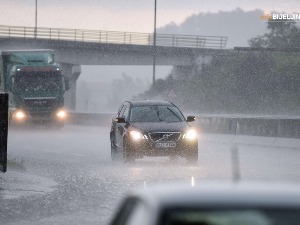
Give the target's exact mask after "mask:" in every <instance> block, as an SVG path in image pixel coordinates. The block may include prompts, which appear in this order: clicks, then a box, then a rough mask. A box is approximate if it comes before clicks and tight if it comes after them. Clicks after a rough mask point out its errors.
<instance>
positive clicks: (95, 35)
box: [0, 25, 227, 49]
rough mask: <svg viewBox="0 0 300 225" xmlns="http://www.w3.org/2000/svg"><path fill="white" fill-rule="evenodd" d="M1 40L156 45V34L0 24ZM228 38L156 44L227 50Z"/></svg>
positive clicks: (159, 39)
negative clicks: (154, 39) (3, 38)
mask: <svg viewBox="0 0 300 225" xmlns="http://www.w3.org/2000/svg"><path fill="white" fill-rule="evenodd" d="M0 37H7V38H24V39H28V38H30V39H33V38H37V39H47V40H64V41H75V42H93V43H105V44H129V45H149V46H152V45H153V38H154V36H153V33H136V32H120V31H105V30H82V29H63V28H45V27H38V28H37V29H35V27H21V26H4V25H0ZM226 43H227V37H225V36H198V35H178V34H157V35H156V45H157V46H167V47H184V48H214V49H223V48H225V46H226Z"/></svg>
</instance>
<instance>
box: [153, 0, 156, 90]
mask: <svg viewBox="0 0 300 225" xmlns="http://www.w3.org/2000/svg"><path fill="white" fill-rule="evenodd" d="M155 60H156V0H154V32H153V81H152V82H153V85H154V83H155V66H156V62H155Z"/></svg>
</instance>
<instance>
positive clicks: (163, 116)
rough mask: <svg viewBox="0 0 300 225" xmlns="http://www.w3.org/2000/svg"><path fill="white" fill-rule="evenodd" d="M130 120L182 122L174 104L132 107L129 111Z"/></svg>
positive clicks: (182, 118)
mask: <svg viewBox="0 0 300 225" xmlns="http://www.w3.org/2000/svg"><path fill="white" fill-rule="evenodd" d="M129 120H130V121H131V122H151V123H154V122H156V123H158V122H167V123H170V122H183V121H185V119H184V117H183V115H182V113H181V112H180V111H179V109H178V108H177V107H175V106H166V105H158V106H154V105H149V106H135V107H132V109H131V113H130V119H129Z"/></svg>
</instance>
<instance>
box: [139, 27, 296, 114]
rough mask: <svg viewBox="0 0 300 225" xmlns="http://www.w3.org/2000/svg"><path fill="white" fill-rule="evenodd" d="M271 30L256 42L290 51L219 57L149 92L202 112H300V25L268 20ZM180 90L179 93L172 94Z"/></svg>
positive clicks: (147, 94) (160, 81) (158, 84)
mask: <svg viewBox="0 0 300 225" xmlns="http://www.w3.org/2000/svg"><path fill="white" fill-rule="evenodd" d="M268 29H269V32H268V33H266V34H265V35H262V36H258V37H256V38H253V39H251V40H250V44H251V46H252V47H268V48H269V47H270V48H274V47H277V48H281V50H283V48H288V49H287V50H288V51H284V50H283V51H244V52H234V53H232V54H228V55H226V56H224V55H223V56H214V58H213V60H212V61H211V63H210V64H207V65H202V67H199V69H198V70H197V72H196V73H195V74H193V75H190V76H188V77H187V78H186V79H180V77H179V79H173V78H172V75H170V76H169V77H168V78H167V79H166V80H157V81H156V83H155V85H153V86H152V88H150V90H149V91H147V92H146V93H144V94H143V95H142V96H143V97H150V98H164V99H169V100H172V101H173V102H175V103H176V104H178V105H180V106H181V107H183V108H185V110H191V111H193V112H195V111H197V112H199V113H218V114H220V113H235V114H236V113H243V114H245V113H246V114H254V113H255V114H277V115H282V114H299V113H300V88H299V87H300V72H299V71H300V53H299V52H291V51H290V50H291V48H293V49H295V48H298V47H300V46H299V43H300V42H299V40H300V38H299V33H300V32H299V28H298V27H297V26H296V25H295V23H294V22H282V23H275V22H271V21H270V22H269V23H268ZM172 91H173V92H175V93H176V96H174V94H173V95H170V93H172Z"/></svg>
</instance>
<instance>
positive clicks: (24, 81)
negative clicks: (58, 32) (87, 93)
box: [0, 49, 69, 127]
mask: <svg viewBox="0 0 300 225" xmlns="http://www.w3.org/2000/svg"><path fill="white" fill-rule="evenodd" d="M68 89H69V81H68V78H67V77H65V76H63V75H62V70H61V67H60V66H59V65H58V64H56V63H54V51H53V50H48V49H46V50H22V51H2V52H1V56H0V92H1V91H2V92H6V93H8V94H9V123H10V124H11V125H26V124H30V125H32V124H45V125H51V126H54V127H62V126H63V125H64V123H65V120H66V112H65V110H64V93H65V91H66V90H68Z"/></svg>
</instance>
